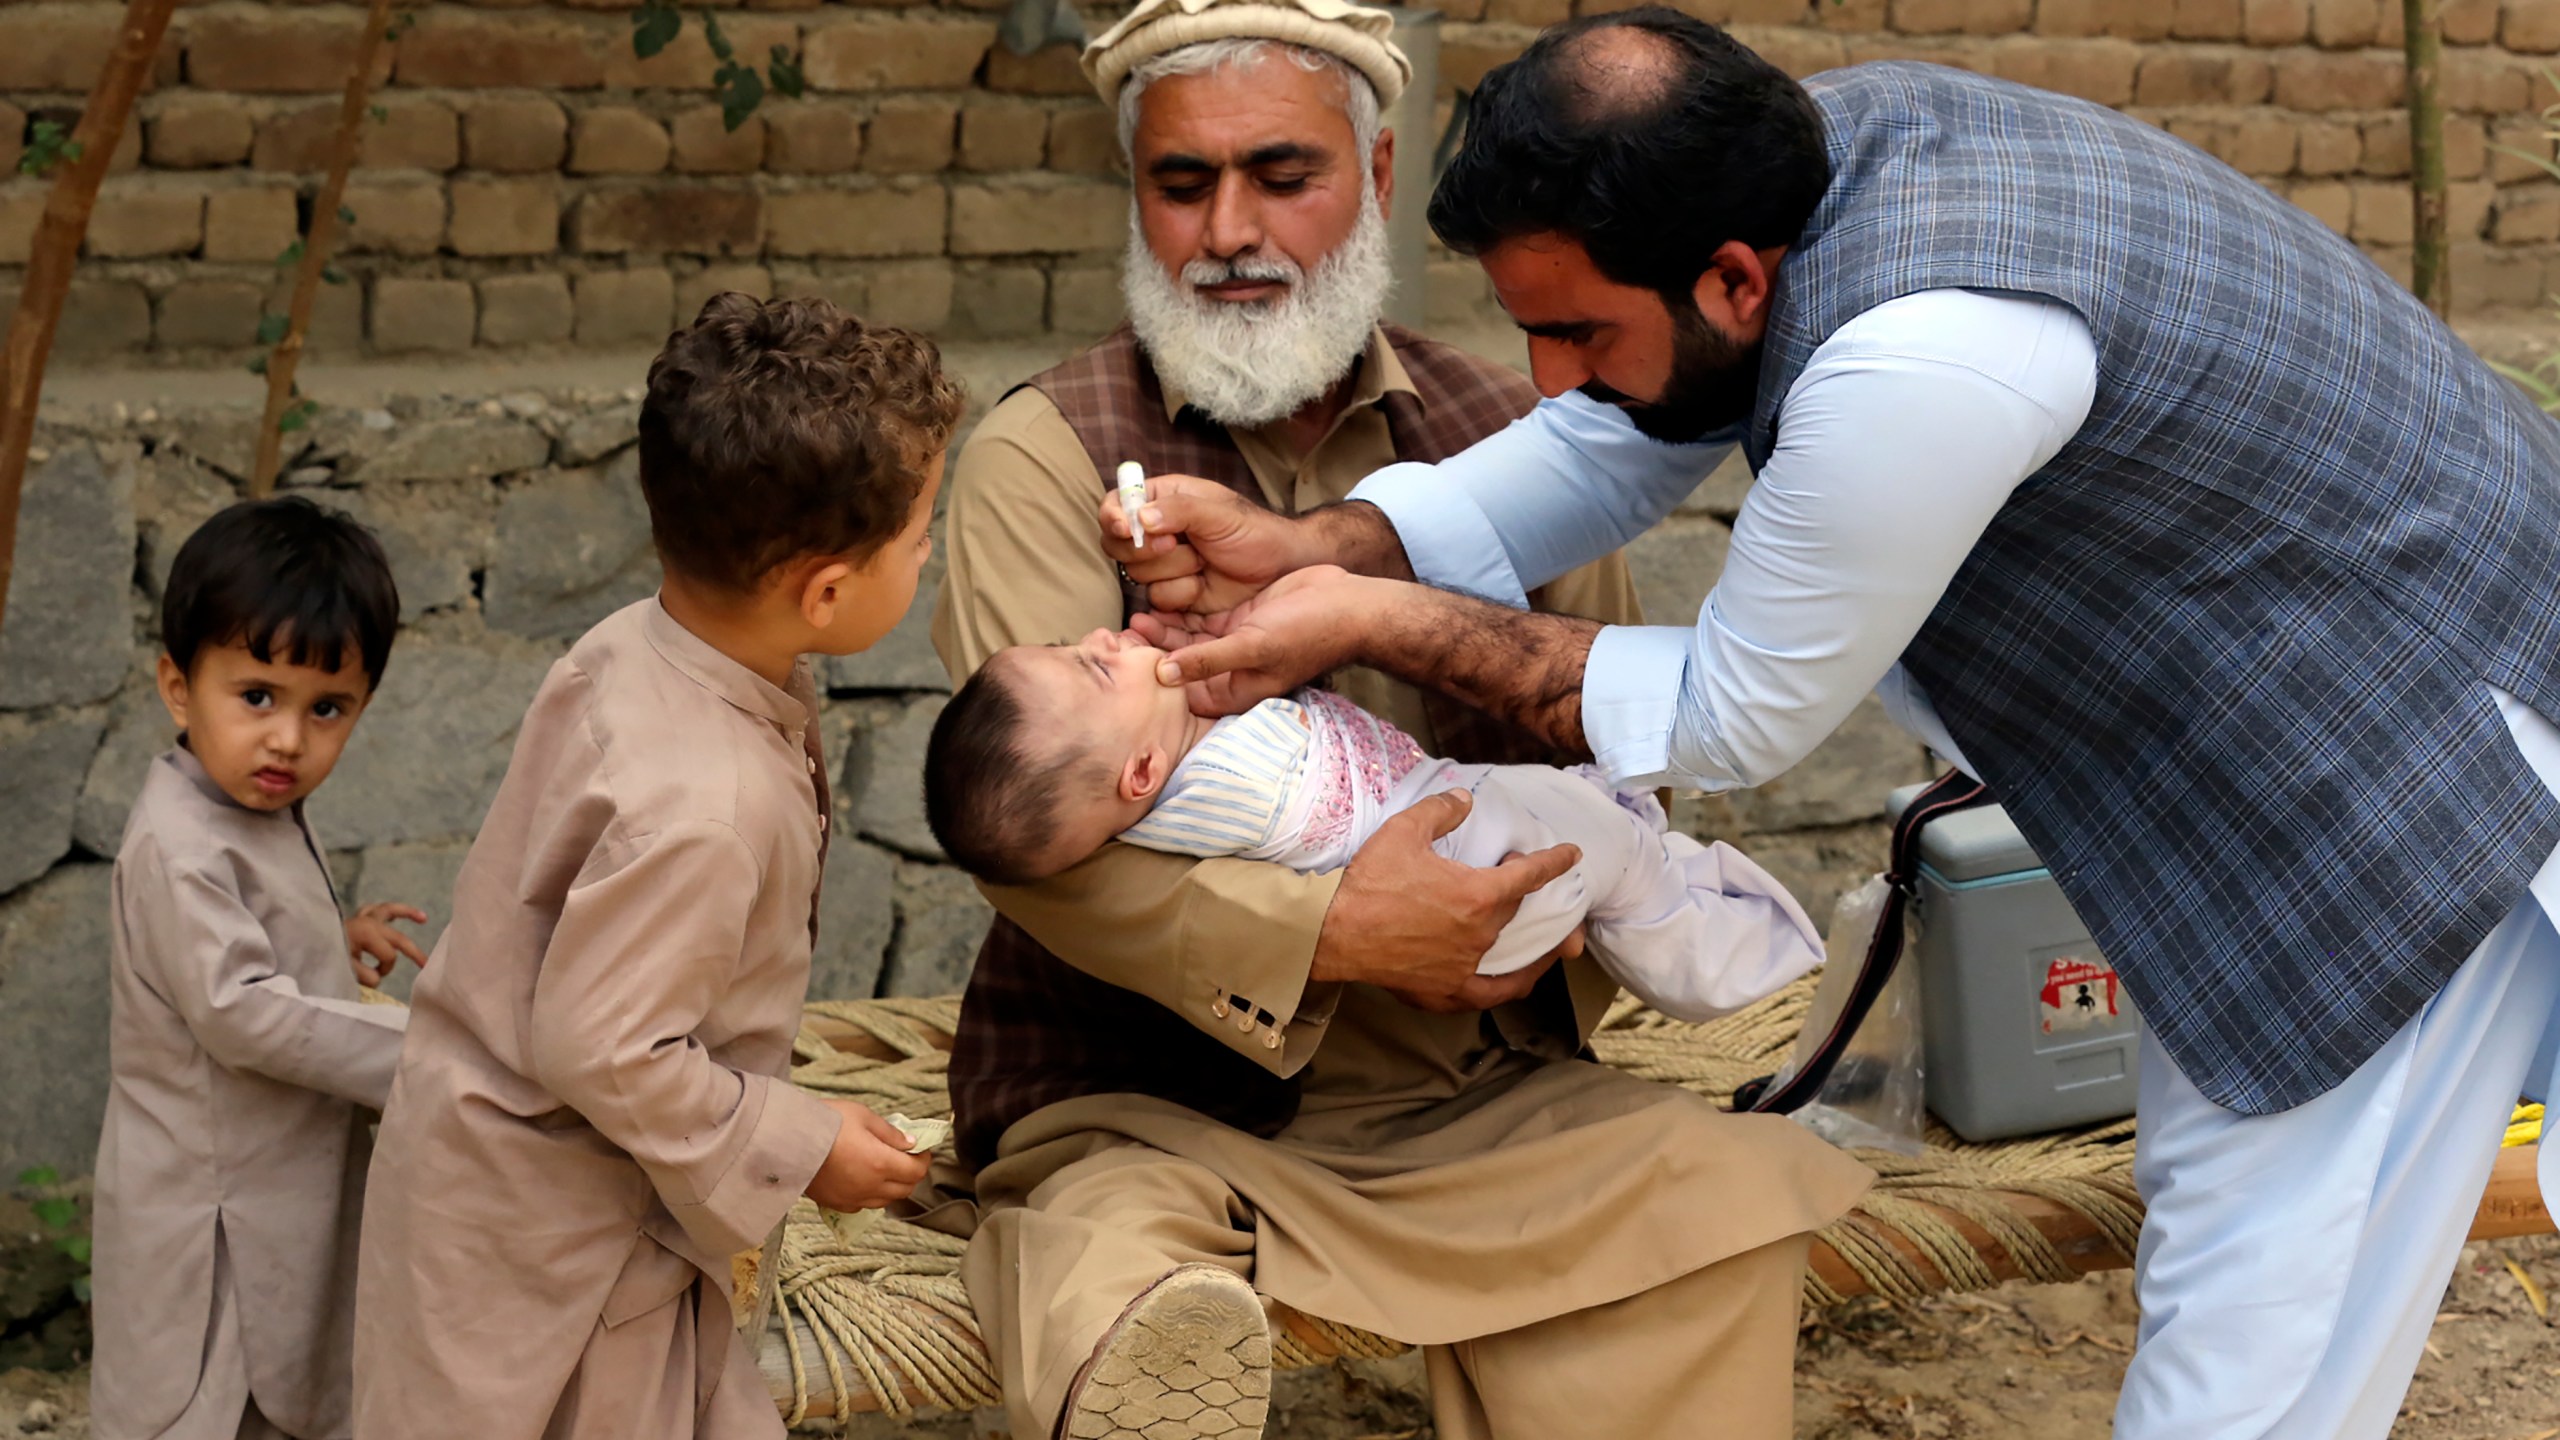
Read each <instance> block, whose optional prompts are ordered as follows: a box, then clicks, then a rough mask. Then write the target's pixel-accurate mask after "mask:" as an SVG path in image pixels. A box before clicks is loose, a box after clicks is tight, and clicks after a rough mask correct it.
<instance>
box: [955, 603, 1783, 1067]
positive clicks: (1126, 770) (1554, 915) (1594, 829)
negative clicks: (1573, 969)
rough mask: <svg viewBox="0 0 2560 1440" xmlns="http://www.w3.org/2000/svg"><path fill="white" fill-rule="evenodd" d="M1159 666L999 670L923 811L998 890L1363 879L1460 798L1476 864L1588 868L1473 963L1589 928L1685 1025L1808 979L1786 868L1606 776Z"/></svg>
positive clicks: (1116, 637) (1550, 945)
mask: <svg viewBox="0 0 2560 1440" xmlns="http://www.w3.org/2000/svg"><path fill="white" fill-rule="evenodd" d="M1162 656H1163V652H1162V651H1160V650H1157V649H1155V648H1153V647H1151V646H1148V645H1146V644H1144V643H1142V642H1141V641H1139V640H1138V638H1137V637H1136V636H1135V635H1134V634H1131V633H1129V632H1125V631H1123V632H1119V633H1114V632H1112V631H1109V630H1096V631H1094V632H1093V633H1092V634H1090V635H1087V636H1085V637H1084V638H1083V639H1082V640H1080V641H1078V642H1076V643H1074V644H1072V645H1051V646H1016V647H1014V648H1012V649H1008V650H1002V651H999V652H997V653H996V654H995V655H994V656H992V657H990V658H989V659H988V661H987V663H986V664H985V665H984V666H983V667H981V668H980V669H979V671H978V673H977V674H976V675H974V676H972V677H970V680H969V682H968V683H967V684H966V685H963V686H962V687H960V692H959V693H958V694H957V695H954V696H953V697H952V699H951V703H950V705H949V706H948V707H947V708H945V709H944V710H943V712H942V717H941V719H940V720H938V721H937V722H935V724H934V728H933V738H932V741H931V742H930V744H929V745H928V747H927V751H926V757H925V811H926V816H927V819H928V820H929V821H930V822H931V824H932V826H933V832H934V835H935V836H936V838H938V839H939V840H940V841H941V842H942V848H943V849H944V851H946V852H947V853H948V854H949V855H950V856H951V858H952V859H953V860H954V861H956V862H958V863H959V864H960V865H961V866H962V867H963V868H965V869H967V870H968V871H969V872H970V873H971V874H973V875H976V876H978V877H979V878H980V879H983V880H987V881H989V882H992V883H995V884H1000V885H1024V884H1029V883H1031V882H1033V881H1037V880H1042V879H1046V878H1047V877H1049V876H1052V875H1055V874H1057V873H1058V872H1060V871H1062V870H1065V869H1067V868H1068V867H1069V866H1071V865H1074V864H1075V863H1076V862H1077V861H1080V860H1082V859H1084V858H1085V857H1086V856H1088V855H1091V854H1092V853H1093V852H1095V851H1096V850H1099V849H1101V848H1102V846H1103V845H1104V844H1105V843H1106V842H1107V841H1109V840H1111V839H1113V838H1115V837H1116V838H1118V839H1121V840H1125V841H1128V842H1129V843H1131V844H1133V845H1144V846H1146V847H1148V848H1149V849H1154V850H1166V851H1171V852H1174V853H1176V854H1183V855H1194V856H1199V857H1202V858H1208V857H1211V856H1222V855H1231V856H1238V857H1241V858H1244V859H1248V860H1271V861H1277V862H1279V863H1280V864H1283V865H1287V866H1288V867H1290V868H1291V869H1293V870H1300V871H1307V872H1321V871H1328V870H1336V869H1340V868H1341V867H1343V866H1345V865H1348V864H1349V863H1350V862H1351V857H1352V855H1353V854H1354V853H1355V852H1357V851H1358V850H1359V849H1360V847H1361V845H1362V844H1363V843H1364V842H1366V841H1367V840H1368V838H1369V837H1370V836H1371V835H1373V834H1375V833H1376V832H1377V829H1378V826H1379V825H1380V824H1381V823H1383V822H1384V821H1385V820H1386V818H1387V817H1388V816H1390V815H1393V814H1395V813H1396V812H1398V811H1400V810H1403V809H1404V808H1406V807H1407V806H1410V805H1412V804H1414V803H1416V802H1418V801H1420V800H1422V799H1423V798H1424V797H1425V796H1429V795H1435V794H1438V793H1439V792H1441V791H1443V790H1458V789H1463V790H1466V791H1469V792H1470V793H1471V794H1472V795H1473V796H1474V802H1475V803H1474V805H1473V807H1472V808H1471V809H1470V811H1469V812H1468V815H1467V818H1466V820H1465V821H1464V822H1463V823H1462V824H1460V825H1459V826H1458V828H1457V829H1455V830H1453V831H1451V832H1450V833H1449V834H1448V835H1446V836H1444V837H1442V838H1441V839H1440V840H1439V841H1438V842H1436V848H1437V849H1438V850H1439V851H1440V853H1441V854H1442V855H1445V856H1447V857H1448V858H1450V859H1452V860H1457V861H1461V862H1464V863H1466V864H1470V865H1479V866H1483V865H1494V864H1498V863H1500V862H1501V860H1502V859H1503V858H1504V857H1505V856H1506V855H1510V854H1514V853H1522V852H1528V851H1535V850H1543V849H1545V848H1547V847H1549V846H1551V845H1556V844H1559V843H1565V842H1570V843H1572V844H1574V845H1576V846H1579V847H1580V848H1581V851H1582V858H1581V860H1580V861H1579V862H1578V863H1577V864H1576V865H1575V866H1574V867H1573V869H1572V870H1570V871H1568V872H1567V873H1566V874H1565V875H1564V876H1563V878H1561V879H1558V880H1556V881H1555V882H1553V883H1552V884H1549V885H1548V886H1546V888H1544V889H1542V890H1539V891H1537V892H1536V893H1534V894H1532V895H1531V896H1529V898H1528V899H1527V900H1526V901H1524V902H1523V903H1522V904H1521V906H1520V910H1519V913H1518V914H1517V915H1515V916H1514V917H1513V918H1512V921H1511V923H1510V924H1509V925H1508V926H1507V927H1505V928H1504V930H1503V932H1502V936H1501V938H1500V940H1498V941H1497V942H1496V943H1495V945H1494V947H1493V949H1492V950H1491V951H1489V952H1487V953H1486V955H1485V957H1484V960H1483V961H1482V963H1481V964H1479V965H1478V966H1477V970H1478V973H1480V974H1486V975H1501V974H1507V973H1509V972H1511V971H1514V970H1518V969H1520V968H1522V967H1524V966H1527V965H1531V964H1534V963H1536V962H1537V961H1538V960H1539V959H1540V958H1542V957H1544V956H1545V955H1546V954H1548V953H1549V952H1550V951H1552V950H1553V949H1554V948H1555V947H1556V946H1557V945H1558V944H1559V943H1561V942H1562V941H1563V940H1564V939H1565V937H1566V936H1567V935H1568V934H1570V933H1571V932H1572V930H1573V928H1574V927H1575V926H1576V925H1586V926H1587V929H1586V931H1585V934H1586V937H1587V939H1588V941H1589V943H1590V946H1591V950H1592V952H1593V954H1595V955H1596V956H1597V957H1598V958H1599V960H1600V962H1601V963H1602V964H1603V965H1605V966H1607V967H1608V969H1609V972H1610V973H1611V974H1612V975H1614V976H1616V977H1617V980H1618V983H1619V984H1621V985H1624V986H1625V987H1626V988H1627V989H1628V990H1630V991H1632V992H1633V993H1635V994H1636V995H1637V996H1638V997H1640V998H1642V999H1643V1000H1644V1001H1645V1003H1647V1004H1649V1005H1651V1006H1653V1007H1654V1008H1655V1009H1657V1010H1660V1011H1662V1012H1663V1013H1665V1014H1668V1015H1675V1016H1678V1017H1680V1018H1681V1019H1684V1020H1705V1019H1709V1018H1712V1017H1714V1016H1717V1015H1722V1014H1726V1013H1728V1012H1730V1011H1733V1010H1736V1009H1739V1008H1741V1007H1742V1006H1744V1005H1747V1004H1749V1003H1751V1002H1752V1001H1754V1000H1757V999H1759V998H1760V997H1762V996H1764V995H1767V994H1769V993H1770V992H1771V991H1774V990H1776V989H1778V988H1779V987H1781V986H1783V985H1785V984H1786V983H1787V982H1788V981H1790V980H1793V979H1795V978H1796V977H1798V976H1800V975H1803V974H1804V973H1805V972H1807V971H1809V970H1811V969H1812V968H1813V967H1814V966H1815V965H1817V964H1819V963H1820V962H1821V959H1822V940H1821V938H1820V937H1819V936H1818V935H1817V934H1816V933H1815V931H1814V928H1813V922H1812V921H1811V920H1810V919H1808V918H1807V917H1806V915H1805V912H1804V909H1803V907H1802V906H1800V905H1798V904H1797V903H1796V901H1795V898H1794V897H1793V896H1791V895H1789V894H1788V893H1787V891H1786V887H1784V886H1782V885H1780V884H1779V883H1778V882H1777V881H1776V880H1775V879H1773V878H1771V876H1770V875H1769V873H1768V872H1767V871H1765V870H1762V869H1761V868H1760V867H1759V866H1757V865H1755V864H1753V863H1752V862H1751V861H1750V860H1748V859H1746V858H1745V857H1744V856H1743V855H1742V853H1741V852H1740V851H1737V850H1735V849H1733V848H1732V847H1731V846H1729V845H1725V844H1722V843H1718V844H1714V845H1701V844H1699V843H1698V842H1697V841H1695V840H1692V839H1691V838H1689V837H1688V836H1686V835H1682V834H1678V833H1676V832H1673V831H1671V830H1669V829H1668V828H1667V826H1666V823H1665V820H1664V817H1663V813H1662V807H1661V806H1660V805H1658V804H1656V803H1655V802H1654V800H1653V798H1652V797H1651V796H1650V795H1649V794H1642V793H1620V792H1619V791H1617V790H1615V789H1613V788H1612V787H1611V786H1610V784H1609V783H1608V781H1607V780H1606V779H1605V778H1604V777H1603V776H1602V775H1601V774H1600V773H1599V772H1598V771H1596V770H1593V769H1591V768H1589V767H1581V768H1577V769H1572V770H1558V769H1553V768H1550V767H1547V766H1540V765H1460V764H1458V763H1456V762H1454V761H1449V760H1437V759H1433V758H1431V757H1429V756H1426V755H1424V754H1423V753H1422V747H1421V746H1420V745H1418V744H1416V743H1414V741H1413V739H1412V737H1410V736H1408V735H1406V734H1404V733H1403V732H1402V731H1400V730H1397V729H1396V728H1394V727H1393V726H1391V725H1389V724H1387V723H1386V722H1385V721H1383V720H1380V719H1378V718H1377V717H1376V716H1374V715H1371V714H1370V713H1368V712H1367V711H1365V710H1362V709H1360V708H1359V707H1358V706H1356V705H1353V704H1352V703H1350V702H1349V701H1347V700H1344V699H1343V698H1341V697H1340V696H1337V695H1333V694H1330V693H1328V692H1325V691H1321V690H1301V691H1299V692H1298V693H1297V694H1295V695H1293V696H1291V697H1289V698H1287V699H1281V700H1268V701H1265V702H1263V703H1262V704H1260V705H1257V706H1255V707H1254V708H1253V709H1251V710H1249V711H1247V712H1245V713H1244V714H1242V715H1238V716H1235V717H1233V718H1230V719H1225V720H1214V721H1213V720H1205V719H1202V718H1201V717H1199V716H1197V715H1194V714H1192V713H1191V710H1190V708H1189V706H1188V705H1187V704H1186V703H1185V701H1184V698H1183V692H1182V691H1181V690H1179V689H1175V688H1170V687H1167V686H1163V685H1159V684H1158V683H1157V682H1156V678H1155V667H1156V661H1157V660H1158V659H1160V658H1162Z"/></svg>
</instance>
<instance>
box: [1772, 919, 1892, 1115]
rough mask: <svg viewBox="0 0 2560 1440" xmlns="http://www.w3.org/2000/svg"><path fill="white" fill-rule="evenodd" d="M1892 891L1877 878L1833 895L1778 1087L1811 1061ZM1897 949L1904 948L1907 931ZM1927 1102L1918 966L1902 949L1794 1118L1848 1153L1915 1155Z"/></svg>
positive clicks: (1846, 993)
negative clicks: (1816, 968) (1820, 960)
mask: <svg viewBox="0 0 2560 1440" xmlns="http://www.w3.org/2000/svg"><path fill="white" fill-rule="evenodd" d="M1891 895H1892V891H1891V890H1890V889H1889V888H1888V887H1887V886H1886V885H1885V881H1884V877H1883V876H1881V875H1877V876H1874V877H1872V878H1870V879H1869V880H1868V881H1867V883H1866V884H1864V885H1861V886H1859V887H1858V888H1857V889H1855V890H1852V891H1850V892H1849V893H1848V894H1846V895H1843V896H1841V897H1840V904H1839V905H1838V907H1837V908H1835V909H1834V910H1833V911H1832V912H1831V936H1830V941H1829V944H1828V946H1827V949H1828V951H1829V954H1828V956H1827V958H1826V960H1825V962H1824V964H1823V967H1822V981H1821V983H1820V984H1818V985H1817V986H1815V987H1814V992H1813V1009H1812V1010H1811V1011H1810V1012H1809V1013H1808V1014H1807V1015H1806V1016H1805V1023H1804V1029H1803V1030H1802V1031H1801V1032H1800V1033H1799V1034H1798V1035H1797V1036H1796V1043H1795V1049H1794V1050H1793V1051H1791V1052H1790V1053H1789V1054H1788V1056H1787V1063H1786V1065H1785V1066H1784V1067H1783V1068H1782V1069H1780V1070H1779V1071H1778V1076H1777V1080H1776V1081H1775V1082H1773V1083H1775V1084H1784V1083H1786V1081H1787V1080H1788V1079H1790V1078H1792V1077H1793V1076H1794V1075H1795V1074H1796V1072H1797V1071H1799V1070H1801V1069H1803V1068H1804V1065H1805V1062H1806V1061H1807V1060H1809V1059H1810V1058H1811V1055H1810V1053H1809V1052H1810V1051H1811V1050H1812V1049H1813V1047H1814V1045H1815V1044H1816V1043H1817V1041H1818V1040H1819V1039H1820V1037H1822V1036H1824V1035H1827V1034H1829V1033H1830V1031H1831V1027H1832V1023H1833V1022H1834V1021H1835V1020H1837V1019H1838V1018H1839V1015H1840V1011H1841V1010H1842V1008H1843V1007H1845V1006H1846V1005H1847V1004H1848V1003H1849V991H1850V990H1851V988H1852V987H1854V986H1855V985H1856V984H1857V980H1858V970H1859V967H1860V966H1862V965H1864V964H1865V963H1866V958H1867V948H1868V947H1869V946H1870V945H1872V944H1873V943H1874V942H1875V934H1876V925H1877V923H1878V922H1879V921H1880V920H1881V919H1882V918H1883V916H1884V907H1885V901H1886V900H1887V899H1888V898H1890V897H1891ZM1904 948H1905V950H1906V951H1907V950H1908V949H1909V948H1910V945H1909V939H1908V934H1907V931H1906V936H1905V940H1904ZM1927 1112H1928V1101H1927V1097H1926V1095H1925V1093H1924V1088H1923V1085H1922V1075H1921V1052H1920V967H1919V966H1917V965H1915V964H1913V963H1911V957H1910V956H1909V955H1908V954H1907V953H1906V954H1905V955H1904V956H1903V959H1902V963H1901V964H1899V965H1896V966H1895V967H1894V970H1893V978H1892V979H1891V980H1888V981H1886V982H1885V987H1884V991H1883V993H1881V994H1879V995H1878V996H1877V997H1876V1003H1875V1006H1874V1008H1872V1009H1870V1010H1869V1011H1867V1018H1866V1021H1865V1023H1863V1024H1861V1025H1860V1026H1859V1027H1858V1033H1857V1034H1855V1035H1853V1036H1851V1037H1850V1039H1849V1044H1848V1048H1846V1049H1844V1050H1843V1051H1841V1052H1840V1060H1839V1063H1838V1064H1836V1065H1834V1066H1832V1067H1831V1074H1830V1076H1829V1078H1827V1079H1825V1080H1824V1081H1823V1082H1822V1088H1821V1089H1820V1090H1819V1091H1817V1092H1815V1094H1814V1097H1813V1099H1812V1100H1811V1101H1809V1102H1807V1104H1806V1105H1805V1106H1804V1108H1802V1109H1800V1110H1798V1111H1796V1112H1795V1118H1796V1121H1797V1123H1799V1124H1801V1125H1803V1126H1804V1127H1805V1128H1806V1129H1808V1130H1811V1131H1812V1132H1813V1133H1815V1134H1816V1135H1819V1136H1821V1137H1822V1138H1823V1139H1825V1140H1828V1141H1830V1142H1831V1143H1832V1144H1834V1145H1839V1146H1843V1147H1845V1148H1848V1149H1853V1150H1890V1151H1892V1152H1894V1153H1895V1154H1897V1155H1917V1154H1919V1153H1920V1151H1921V1148H1922V1146H1921V1137H1922V1135H1923V1134H1925V1133H1926V1132H1927V1128H1928V1114H1927Z"/></svg>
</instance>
